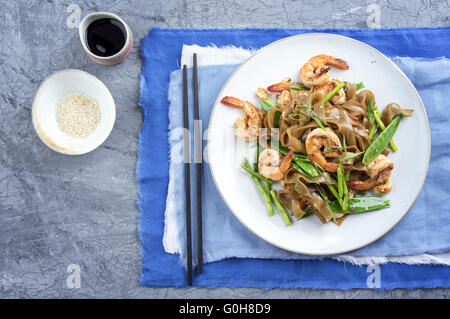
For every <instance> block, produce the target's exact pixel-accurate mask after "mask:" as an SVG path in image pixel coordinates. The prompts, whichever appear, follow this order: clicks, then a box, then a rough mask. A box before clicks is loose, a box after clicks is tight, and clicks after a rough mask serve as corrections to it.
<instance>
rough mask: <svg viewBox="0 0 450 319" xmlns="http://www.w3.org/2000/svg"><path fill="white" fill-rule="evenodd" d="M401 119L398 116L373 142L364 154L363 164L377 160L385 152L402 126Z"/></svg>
mask: <svg viewBox="0 0 450 319" xmlns="http://www.w3.org/2000/svg"><path fill="white" fill-rule="evenodd" d="M400 119H401V117H400V116H398V115H397V116H396V117H394V119H393V120H392V122H391V123H390V124H389V125H388V126H387V127H386V129H385V130H384V131H382V132H381V133H380V135H378V136H377V138H376V139H374V140H373V142H372V144H370V145H369V147H368V148H367V149H366V152H365V153H364V157H363V159H362V163H363V164H365V165H367V164H369V163H370V162H372V161H373V160H374V159H375V157H377V156H378V155H380V154H381V153H382V152H383V150H384V149H385V148H386V146H387V145H388V144H389V142H390V140H392V137H393V136H394V134H395V131H396V130H397V128H398V125H399V124H400Z"/></svg>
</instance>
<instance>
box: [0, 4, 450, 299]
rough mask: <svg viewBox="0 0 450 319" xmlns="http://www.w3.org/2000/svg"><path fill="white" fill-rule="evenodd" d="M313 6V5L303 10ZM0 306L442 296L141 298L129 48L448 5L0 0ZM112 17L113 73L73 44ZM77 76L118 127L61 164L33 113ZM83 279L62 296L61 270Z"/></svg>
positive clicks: (428, 11)
mask: <svg viewBox="0 0 450 319" xmlns="http://www.w3.org/2000/svg"><path fill="white" fill-rule="evenodd" d="M312 3H314V5H312ZM0 7H1V8H2V9H1V11H0V44H1V46H0V50H1V54H0V70H1V75H0V77H1V81H0V297H2V298H18V297H20V298H85V297H89V298H100V297H103V298H105V297H106V298H166V297H172V298H202V297H213V298H237V297H241V298H253V297H257V298H314V297H330V298H358V297H365V298H386V297H392V298H399V297H425V298H431V297H437V298H445V297H449V296H450V290H448V289H431V290H425V289H416V290H394V291H388V292H378V291H372V290H351V291H345V292H342V291H329V290H311V289H295V290H273V291H264V290H260V289H253V288H245V289H230V288H218V289H198V288H192V289H173V288H170V289H151V288H144V287H140V286H139V285H138V280H139V276H140V243H139V238H138V232H137V216H138V214H139V211H138V207H137V205H136V198H137V190H136V174H135V168H136V158H137V146H138V132H139V128H140V126H141V121H142V118H141V112H140V109H139V107H138V99H139V85H138V84H139V72H140V69H141V62H140V57H139V40H140V39H141V38H143V37H144V36H145V35H146V34H147V32H148V29H149V28H150V27H152V26H158V27H165V28H210V27H219V28H228V27H283V28H300V27H302V28H325V27H327V28H328V27H332V28H367V27H384V28H397V27H416V26H425V27H436V26H448V25H449V24H450V3H449V2H448V1H418V0H416V1H407V0H403V1H386V0H383V1H379V2H375V1H362V2H357V1H347V0H339V1H336V0H333V1H303V0H302V1H291V0H272V1H268V0H259V1H243V0H196V1H194V0H192V1H189V0H187V1H175V0H155V1H105V0H102V1H95V2H94V1H74V0H73V1H66V0H64V1H51V0H47V1H7V0H0ZM94 11H110V12H114V13H117V14H119V15H120V16H122V17H123V18H124V19H125V20H126V21H128V23H129V24H130V26H131V28H132V29H133V32H134V36H135V39H136V41H135V44H134V48H133V51H132V52H131V55H130V56H129V58H128V59H127V60H126V61H125V62H124V63H123V64H120V65H117V66H114V67H104V66H100V65H97V64H95V63H94V62H92V61H91V60H90V59H89V58H88V57H87V55H86V54H85V53H84V52H83V50H82V47H81V45H80V43H79V39H78V30H77V21H79V16H81V17H83V16H84V15H86V14H88V13H91V12H94ZM64 68H78V69H82V70H85V71H87V72H90V73H92V74H94V75H96V76H97V77H99V78H100V79H101V80H102V81H103V82H104V83H105V84H106V85H107V86H108V87H109V89H110V90H111V92H112V94H113V96H114V99H115V100H116V105H117V121H116V125H115V127H114V130H113V131H112V134H111V136H110V137H109V138H108V140H107V141H106V142H105V143H104V144H103V145H102V146H101V147H100V148H99V149H97V150H96V151H94V152H92V153H90V154H87V155H84V156H78V157H68V156H63V155H60V154H58V153H55V152H53V151H51V150H50V149H48V148H47V147H46V146H45V145H44V144H43V143H41V141H40V140H39V139H38V137H37V135H36V134H35V132H34V130H33V127H32V123H31V116H30V115H31V113H30V112H31V104H32V100H33V96H34V94H35V92H36V90H37V88H38V87H39V85H40V83H41V82H42V81H43V80H44V79H45V78H46V77H47V76H48V75H49V74H51V73H52V72H54V71H56V70H59V69H64ZM70 264H77V265H79V266H80V270H81V288H79V289H77V288H75V289H69V288H68V287H67V284H66V280H67V276H68V275H69V274H68V273H67V267H68V265H70Z"/></svg>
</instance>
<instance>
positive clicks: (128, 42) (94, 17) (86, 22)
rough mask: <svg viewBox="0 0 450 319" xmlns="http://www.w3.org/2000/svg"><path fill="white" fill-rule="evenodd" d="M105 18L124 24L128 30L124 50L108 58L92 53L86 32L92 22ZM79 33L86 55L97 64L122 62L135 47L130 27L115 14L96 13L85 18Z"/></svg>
mask: <svg viewBox="0 0 450 319" xmlns="http://www.w3.org/2000/svg"><path fill="white" fill-rule="evenodd" d="M105 18H107V19H115V20H117V21H119V22H120V23H122V24H123V25H124V27H125V30H126V39H125V45H124V46H123V48H122V49H121V50H120V51H119V52H117V53H116V54H114V55H111V56H107V57H104V56H99V55H96V54H94V53H92V52H91V51H90V50H89V48H88V45H87V39H86V31H87V28H88V26H89V25H90V24H91V23H92V22H94V21H96V20H98V19H105ZM78 31H79V34H80V40H81V44H82V45H83V48H84V51H86V53H87V54H88V55H89V57H91V59H92V60H94V61H95V62H97V63H100V64H104V65H114V64H117V63H120V62H122V61H123V60H125V58H126V57H127V56H128V54H129V53H130V51H131V48H132V47H133V33H132V32H131V29H130V27H129V26H128V24H126V23H125V21H123V20H122V19H121V18H120V17H119V16H117V15H115V14H113V13H109V12H94V13H91V14H88V15H87V16H85V17H84V18H83V20H81V22H80V26H79V27H78Z"/></svg>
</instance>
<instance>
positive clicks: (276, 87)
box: [267, 82, 292, 92]
mask: <svg viewBox="0 0 450 319" xmlns="http://www.w3.org/2000/svg"><path fill="white" fill-rule="evenodd" d="M289 85H292V83H290V82H280V83H277V84H272V85H270V86H268V87H267V91H269V92H283V91H284V90H287V89H288V86H289Z"/></svg>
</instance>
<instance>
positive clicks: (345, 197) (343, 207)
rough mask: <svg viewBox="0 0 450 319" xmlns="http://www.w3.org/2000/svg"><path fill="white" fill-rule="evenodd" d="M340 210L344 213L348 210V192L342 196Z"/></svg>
mask: <svg viewBox="0 0 450 319" xmlns="http://www.w3.org/2000/svg"><path fill="white" fill-rule="evenodd" d="M341 207H342V210H344V211H346V210H347V208H348V192H347V193H346V194H344V199H343V200H342V205H341Z"/></svg>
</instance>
